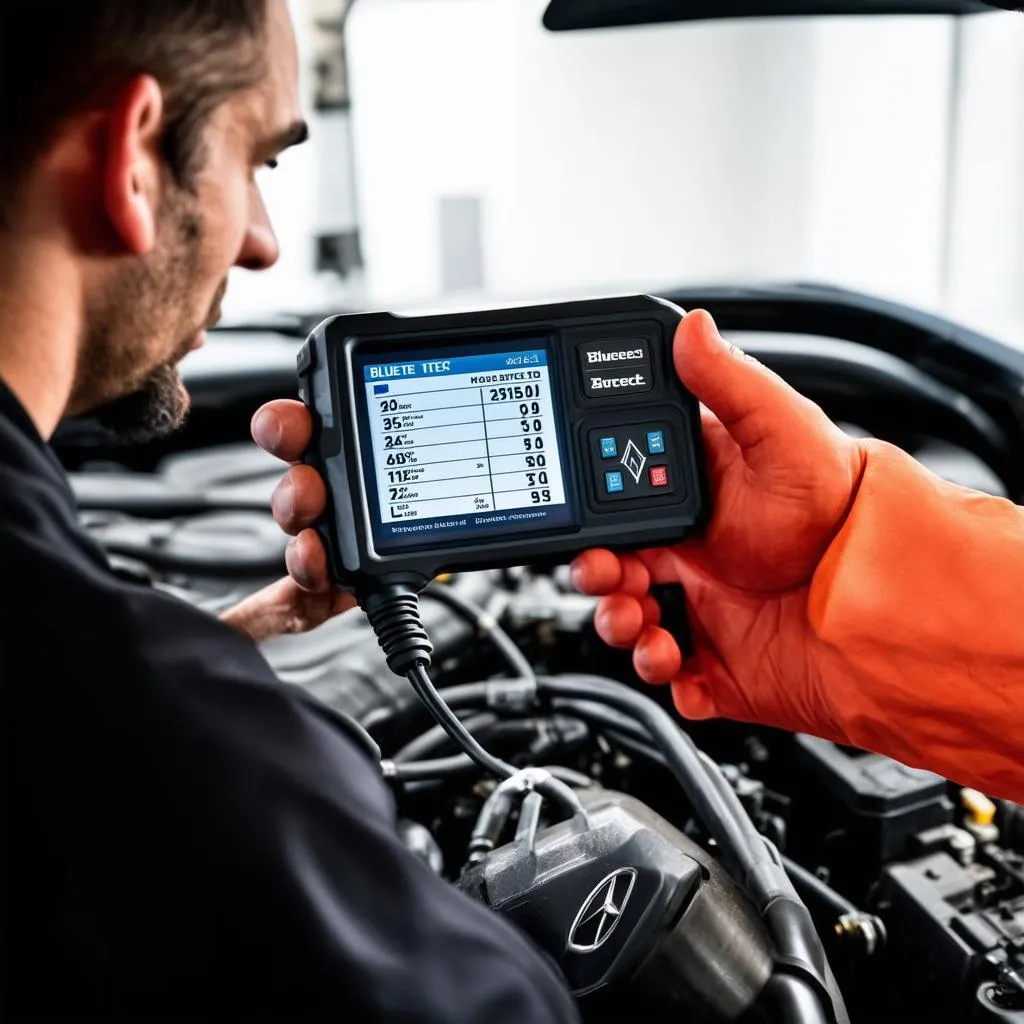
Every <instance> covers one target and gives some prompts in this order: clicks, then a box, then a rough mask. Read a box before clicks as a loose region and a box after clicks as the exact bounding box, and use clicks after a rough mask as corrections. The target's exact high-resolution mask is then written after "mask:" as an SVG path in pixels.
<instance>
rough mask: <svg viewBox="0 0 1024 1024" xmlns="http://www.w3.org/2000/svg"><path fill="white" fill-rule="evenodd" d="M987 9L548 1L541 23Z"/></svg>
mask: <svg viewBox="0 0 1024 1024" xmlns="http://www.w3.org/2000/svg"><path fill="white" fill-rule="evenodd" d="M991 9H992V8H990V7H986V6H985V5H984V4H981V3H978V2H977V0H551V2H550V3H549V4H548V7H547V10H546V11H545V12H544V27H545V28H547V29H549V30H550V31H552V32H567V31H572V30H574V29H584V28H613V27H619V26H625V25H653V24H655V23H659V22H666V21H705V20H709V19H712V18H769V17H793V16H804V15H827V14H980V13H981V12H983V11H991Z"/></svg>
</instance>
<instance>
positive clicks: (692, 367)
mask: <svg viewBox="0 0 1024 1024" xmlns="http://www.w3.org/2000/svg"><path fill="white" fill-rule="evenodd" d="M673 354H674V358H675V365H676V372H677V373H678V374H679V379H680V380H681V381H682V382H683V384H685V385H686V387H687V388H688V389H689V390H690V391H691V392H692V393H693V394H694V395H696V397H697V398H698V400H699V401H700V402H702V403H703V404H704V405H705V406H707V408H708V409H709V410H710V411H711V412H712V413H714V415H715V416H716V417H717V418H718V419H719V420H720V421H721V423H722V425H723V426H724V427H725V428H726V430H727V431H728V432H729V434H730V436H731V437H732V439H733V440H734V441H735V442H736V443H737V444H738V445H739V446H740V448H741V449H743V450H744V451H747V450H749V449H751V448H754V447H755V446H756V445H758V444H760V443H761V442H762V441H763V440H764V438H765V437H766V436H767V435H769V434H775V435H779V433H780V431H783V432H785V433H788V434H792V440H793V441H794V442H795V441H796V440H797V437H798V435H799V429H791V430H789V431H786V430H785V428H786V426H787V425H790V424H793V421H794V419H795V420H796V423H795V427H796V428H800V427H801V425H802V424H805V422H806V419H805V418H806V415H807V408H808V407H811V403H809V402H808V401H807V400H806V399H805V398H803V396H801V395H800V394H799V393H798V392H797V391H794V390H793V389H792V388H791V387H790V386H789V385H788V384H787V383H786V382H785V381H783V380H782V378H781V377H779V376H778V375H777V374H775V373H773V372H772V371H771V370H769V369H768V368H767V367H766V366H763V365H762V364H761V363H759V362H758V361H757V360H756V359H753V358H751V357H750V356H747V355H745V354H744V353H743V352H741V351H740V350H739V349H738V348H736V347H735V346H733V345H729V344H728V343H727V342H726V341H724V340H723V339H722V336H721V335H720V334H719V333H718V328H717V327H716V326H715V322H714V320H712V318H711V314H710V313H707V312H706V311H705V310H702V309H700V310H695V311H693V312H692V313H688V314H687V315H686V316H685V317H684V318H683V320H682V321H681V323H680V324H679V327H678V329H677V330H676V337H675V346H674V349H673Z"/></svg>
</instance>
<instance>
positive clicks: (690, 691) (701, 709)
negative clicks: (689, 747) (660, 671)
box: [672, 673, 718, 722]
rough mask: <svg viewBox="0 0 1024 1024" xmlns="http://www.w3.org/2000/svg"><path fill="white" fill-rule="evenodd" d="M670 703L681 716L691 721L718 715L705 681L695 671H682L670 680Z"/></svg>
mask: <svg viewBox="0 0 1024 1024" xmlns="http://www.w3.org/2000/svg"><path fill="white" fill-rule="evenodd" d="M672 703H673V704H674V705H675V707H676V710H677V711H678V712H679V714H681V715H682V716H683V718H689V719H690V720H691V721H695V722H696V721H703V720H704V719H707V718H717V717H718V710H717V709H716V707H715V702H714V701H713V700H712V699H711V694H710V692H709V691H708V685H707V681H706V680H705V679H704V677H703V676H701V675H699V674H696V673H684V674H681V675H678V676H676V677H675V679H673V680H672Z"/></svg>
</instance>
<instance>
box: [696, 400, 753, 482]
mask: <svg viewBox="0 0 1024 1024" xmlns="http://www.w3.org/2000/svg"><path fill="white" fill-rule="evenodd" d="M700 429H701V435H702V437H703V440H704V455H705V459H706V461H707V470H708V476H709V477H710V478H711V480H712V482H717V481H718V480H720V479H721V477H722V474H723V473H724V472H725V470H726V468H727V467H728V466H729V465H730V464H731V463H732V462H734V461H735V460H736V459H740V458H742V457H743V451H742V449H741V448H740V446H739V445H738V444H737V443H736V442H735V441H734V440H733V439H732V437H731V436H730V435H729V431H728V430H726V429H725V425H724V424H723V423H722V421H721V420H720V419H719V418H718V417H717V416H716V415H715V414H714V413H713V412H712V411H711V410H710V409H709V408H707V406H704V405H702V406H701V407H700Z"/></svg>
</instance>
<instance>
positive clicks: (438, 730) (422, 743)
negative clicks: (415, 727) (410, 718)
mask: <svg viewBox="0 0 1024 1024" xmlns="http://www.w3.org/2000/svg"><path fill="white" fill-rule="evenodd" d="M449 706H450V705H449ZM499 721H500V719H499V718H498V716H497V715H496V714H494V712H492V711H484V712H480V713H478V714H473V715H469V716H468V717H467V718H466V719H465V720H464V725H465V728H466V729H467V730H469V731H471V732H473V733H477V732H479V731H480V730H482V729H486V728H487V727H488V726H490V725H494V724H495V723H496V722H499ZM449 739H451V736H450V735H449V733H448V730H447V729H445V727H444V726H443V725H434V726H432V727H431V728H429V729H428V730H427V731H426V732H424V733H421V734H420V735H419V736H417V737H416V738H415V739H412V740H410V741H409V742H408V743H406V744H405V746H404V747H401V748H400V749H399V750H398V751H397V753H396V754H395V755H394V757H392V758H391V760H392V761H422V760H423V759H424V758H426V757H427V756H428V755H430V754H432V753H433V752H434V751H435V750H436V749H437V748H438V747H439V746H441V745H442V744H443V743H444V741H445V740H449Z"/></svg>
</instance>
